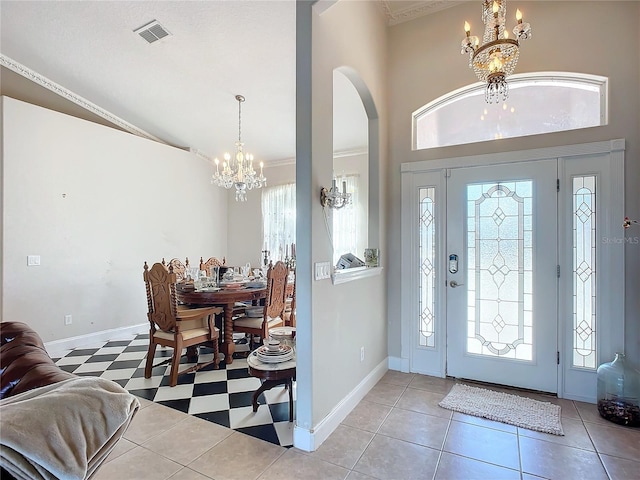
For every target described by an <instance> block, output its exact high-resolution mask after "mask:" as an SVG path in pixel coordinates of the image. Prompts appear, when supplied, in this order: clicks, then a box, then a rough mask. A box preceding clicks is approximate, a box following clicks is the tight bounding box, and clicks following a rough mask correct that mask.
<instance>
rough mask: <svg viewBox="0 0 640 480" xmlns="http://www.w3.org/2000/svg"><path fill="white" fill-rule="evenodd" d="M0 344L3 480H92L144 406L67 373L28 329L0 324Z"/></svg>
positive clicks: (104, 383) (120, 391) (100, 382)
mask: <svg viewBox="0 0 640 480" xmlns="http://www.w3.org/2000/svg"><path fill="white" fill-rule="evenodd" d="M0 337H1V338H0V431H1V432H2V434H1V435H0V470H1V471H0V478H2V479H3V480H4V479H5V478H7V479H29V480H32V479H45V478H60V479H62V478H64V479H79V480H82V479H89V478H91V477H93V475H94V474H95V473H96V471H97V470H98V468H99V467H100V466H101V465H102V463H103V462H104V461H105V460H106V458H107V457H108V455H109V453H111V451H112V450H113V448H114V447H115V445H116V443H117V442H118V441H119V440H120V439H121V438H122V436H123V435H124V433H125V431H126V430H127V428H128V427H129V425H130V423H131V420H132V419H133V416H134V415H135V413H136V412H137V411H138V409H139V408H140V402H139V401H138V399H137V398H136V397H135V396H133V395H131V394H130V393H129V392H127V391H126V390H125V389H124V388H122V387H121V386H120V385H118V384H117V383H115V382H112V381H111V380H107V379H104V378H100V377H83V376H78V375H74V374H73V373H69V372H66V371H64V370H62V369H61V368H60V367H58V366H57V365H56V364H55V362H54V361H53V360H52V359H51V357H50V356H49V354H48V353H47V351H46V349H45V347H44V343H43V341H42V339H41V338H40V336H39V335H38V334H37V333H36V332H35V331H34V330H33V329H31V328H30V327H29V325H27V324H26V323H22V322H2V323H0Z"/></svg>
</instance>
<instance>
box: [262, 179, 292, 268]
mask: <svg viewBox="0 0 640 480" xmlns="http://www.w3.org/2000/svg"><path fill="white" fill-rule="evenodd" d="M262 232H263V236H264V246H263V248H265V249H266V250H268V251H269V252H270V258H271V260H273V261H274V262H275V261H277V260H284V259H285V256H286V254H287V248H288V249H289V252H288V253H289V255H291V244H292V243H296V184H295V183H289V184H286V185H278V186H275V187H268V188H264V189H263V190H262Z"/></svg>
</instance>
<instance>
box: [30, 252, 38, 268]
mask: <svg viewBox="0 0 640 480" xmlns="http://www.w3.org/2000/svg"><path fill="white" fill-rule="evenodd" d="M39 265H40V255H27V266H29V267H37V266H39Z"/></svg>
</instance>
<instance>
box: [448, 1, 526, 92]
mask: <svg viewBox="0 0 640 480" xmlns="http://www.w3.org/2000/svg"><path fill="white" fill-rule="evenodd" d="M506 16H507V0H483V1H482V21H483V23H484V35H483V36H482V45H480V41H479V39H478V37H476V36H475V35H471V27H470V25H469V23H468V22H464V31H465V32H466V36H465V38H463V39H462V51H461V52H460V53H462V54H463V55H464V54H465V53H468V54H469V68H473V71H474V72H475V74H476V75H477V77H478V79H479V80H480V81H481V82H486V83H487V89H486V92H485V100H486V101H487V103H493V102H496V103H498V102H499V101H500V97H502V100H506V99H507V98H508V97H509V86H508V85H507V80H506V78H507V77H508V76H509V75H511V74H512V73H513V71H514V70H515V68H516V64H517V63H518V56H519V50H520V43H519V41H520V40H526V39H528V38H531V25H529V24H528V23H526V22H523V21H522V13H520V10H516V20H517V22H518V23H517V24H516V26H515V27H514V29H513V34H514V35H515V37H516V38H515V39H513V38H509V31H508V30H507V29H506V26H505V22H506Z"/></svg>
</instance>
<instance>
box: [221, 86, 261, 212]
mask: <svg viewBox="0 0 640 480" xmlns="http://www.w3.org/2000/svg"><path fill="white" fill-rule="evenodd" d="M236 100H237V101H238V141H237V142H236V153H235V155H234V156H233V157H232V156H231V155H230V154H229V153H228V152H227V153H225V154H224V161H223V162H222V171H221V170H220V160H218V159H217V158H216V159H215V160H214V162H215V164H216V171H215V173H214V174H213V176H212V178H211V183H213V184H215V185H218V186H219V187H224V188H231V187H234V186H235V188H236V201H240V202H244V201H246V200H247V190H252V189H254V188H261V187H264V186H266V185H267V179H266V177H265V176H264V175H263V173H262V169H263V167H264V163H263V162H260V174H259V175H258V173H257V172H256V171H255V170H254V168H253V154H251V153H246V152H245V151H244V143H242V102H244V100H245V99H244V97H243V96H242V95H236Z"/></svg>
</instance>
